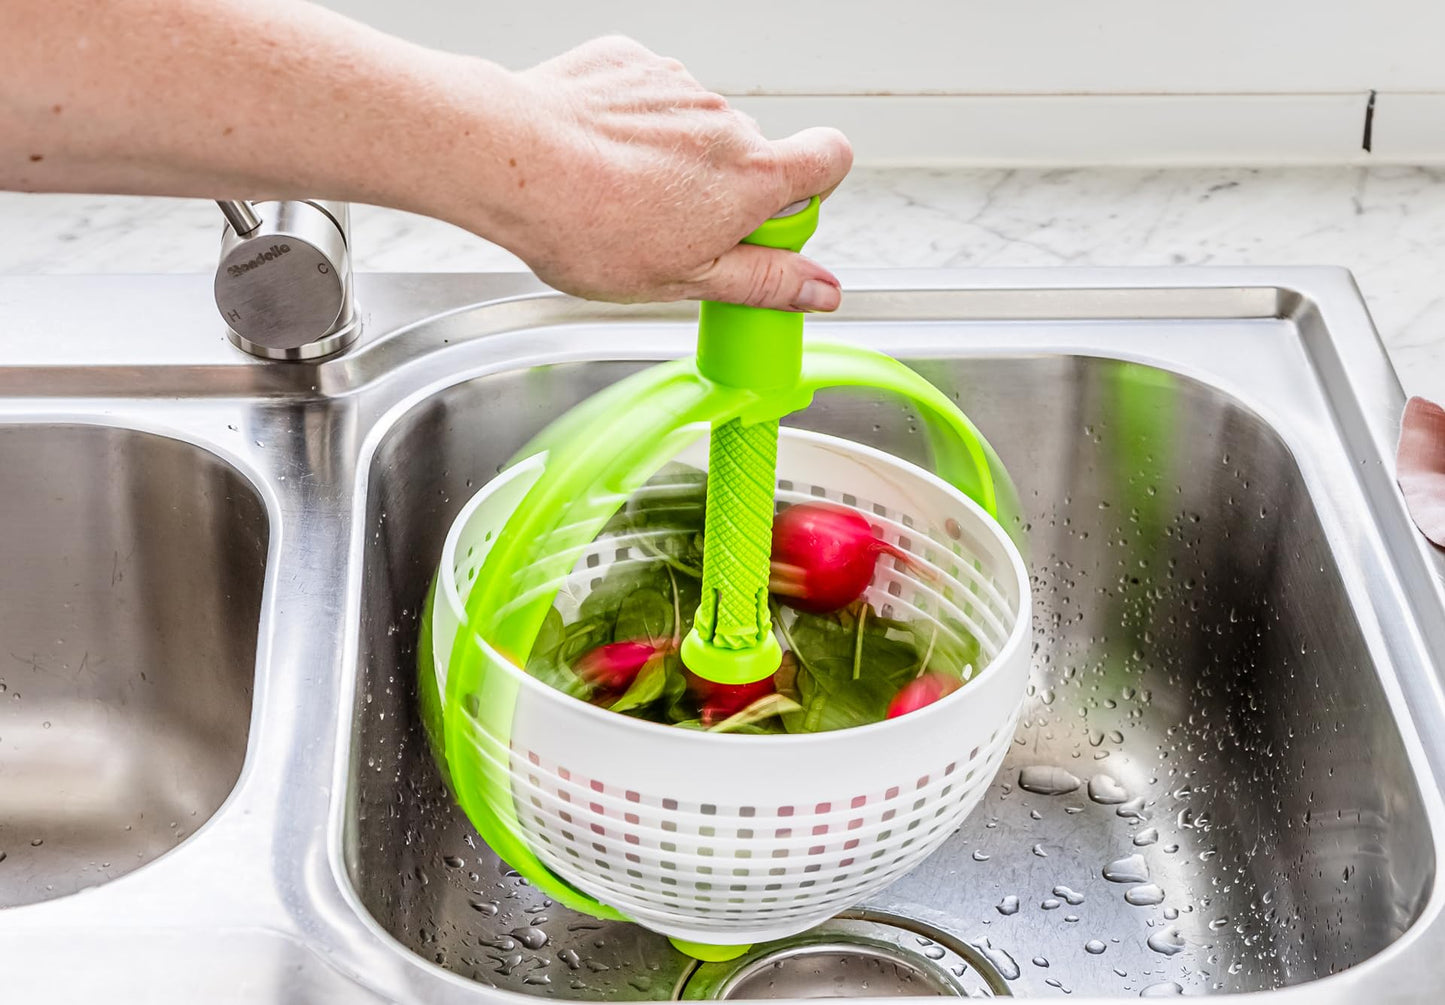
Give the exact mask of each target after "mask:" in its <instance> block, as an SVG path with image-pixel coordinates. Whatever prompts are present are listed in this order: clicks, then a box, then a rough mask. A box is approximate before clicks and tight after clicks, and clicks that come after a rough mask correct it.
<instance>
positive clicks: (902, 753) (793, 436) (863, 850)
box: [433, 429, 1029, 944]
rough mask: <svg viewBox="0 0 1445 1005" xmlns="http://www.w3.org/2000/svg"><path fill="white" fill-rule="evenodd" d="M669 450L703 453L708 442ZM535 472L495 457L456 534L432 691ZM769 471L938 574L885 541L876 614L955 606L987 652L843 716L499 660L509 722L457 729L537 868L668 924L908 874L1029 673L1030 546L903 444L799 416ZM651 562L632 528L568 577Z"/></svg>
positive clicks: (1003, 744) (778, 906)
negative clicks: (708, 698) (681, 723)
mask: <svg viewBox="0 0 1445 1005" xmlns="http://www.w3.org/2000/svg"><path fill="white" fill-rule="evenodd" d="M677 459H678V460H679V461H682V462H683V463H686V464H690V465H693V466H695V467H698V468H705V467H706V464H707V444H706V442H705V441H703V442H701V443H694V444H693V445H692V446H690V447H688V448H687V449H685V450H684V451H683V452H682V453H680V454H679V455H678V458H677ZM537 471H538V468H537V466H535V465H528V464H525V463H524V464H522V465H519V466H517V467H514V468H512V469H509V470H508V471H507V472H505V473H503V474H502V475H500V476H498V478H497V479H495V480H493V481H492V482H491V483H489V484H488V485H487V486H486V487H484V488H483V489H482V491H481V492H480V493H478V496H477V497H475V498H474V499H472V500H471V501H470V502H469V503H468V504H467V506H466V507H465V508H464V509H463V510H462V512H461V514H460V515H459V516H458V518H457V521H456V523H455V524H454V525H453V527H452V530H451V533H450V534H449V535H448V537H447V541H446V546H445V552H444V556H443V565H442V568H443V570H445V571H446V572H447V573H449V575H444V576H442V577H441V578H440V582H439V587H438V591H437V600H436V604H435V616H434V617H435V621H434V625H433V640H434V650H433V655H434V662H435V666H436V672H437V676H438V683H439V685H440V690H441V693H442V694H445V693H446V684H445V675H446V670H447V663H448V659H449V657H450V654H451V651H452V642H453V640H454V638H455V635H456V632H457V627H458V624H459V623H461V622H462V621H463V620H464V619H465V597H466V592H467V590H468V587H469V584H470V582H471V581H472V579H473V577H474V576H475V574H476V570H477V569H478V568H479V567H480V564H481V561H482V559H483V557H484V556H485V555H486V552H487V549H488V548H489V547H490V544H491V541H492V540H493V539H494V538H495V535H496V533H497V532H498V531H499V530H500V528H501V526H502V524H503V523H504V522H505V519H506V516H507V515H508V514H509V513H510V512H511V511H512V509H513V508H514V507H515V506H516V504H517V502H518V501H519V500H520V498H521V496H522V495H523V494H524V493H525V491H526V489H527V487H528V486H529V485H530V484H531V482H532V481H533V480H534V479H535V478H536V476H537ZM778 472H779V482H778V495H777V497H778V500H779V502H780V504H784V505H786V504H789V503H793V502H798V501H802V500H808V499H826V500H829V501H831V502H833V503H837V504H839V505H843V506H849V507H852V508H854V509H857V510H859V511H860V512H862V513H864V514H866V515H867V517H868V519H869V521H870V522H871V523H872V524H873V527H874V530H875V533H877V534H879V536H880V537H882V538H883V539H885V540H887V541H889V542H890V543H892V544H895V545H897V546H898V547H899V548H901V549H903V550H904V551H906V552H908V553H909V554H910V555H911V556H912V557H913V558H914V559H915V560H916V561H917V562H918V563H920V564H921V565H922V566H923V567H925V568H927V569H928V570H930V571H931V573H932V577H936V578H930V577H929V576H928V575H927V574H925V576H924V577H922V578H920V577H919V576H918V574H917V573H915V572H914V571H913V570H912V569H910V568H909V567H907V566H905V565H903V564H902V563H899V562H896V561H894V560H892V559H884V560H882V561H880V562H879V564H878V567H877V572H876V574H875V576H874V581H873V583H872V584H871V585H870V587H869V589H868V592H867V595H866V596H867V599H868V601H869V602H870V603H872V604H873V606H874V607H875V608H876V609H877V610H878V611H879V612H880V613H881V614H884V615H885V616H891V617H894V618H899V619H903V620H909V619H931V620H934V621H935V622H937V623H939V624H941V625H946V624H948V623H949V622H950V621H953V622H955V623H959V624H962V625H965V626H966V627H967V628H968V629H969V630H970V631H971V632H972V633H973V634H974V635H975V637H976V638H977V639H978V641H979V644H980V646H981V656H980V660H979V662H980V664H981V666H979V667H978V668H976V670H975V672H974V673H973V675H972V676H971V678H970V679H969V680H968V681H967V683H966V684H965V686H964V687H962V688H961V689H960V690H958V691H956V692H955V693H953V694H952V695H950V696H948V697H946V698H944V699H942V700H941V701H938V702H936V703H934V704H932V705H930V706H927V707H926V708H923V709H920V710H918V711H916V712H912V713H910V714H908V715H905V716H902V717H900V718H898V719H893V720H889V721H886V722H881V723H875V724H872V725H868V726H862V727H858V728H855V729H848V730H839V731H835V732H826V733H815V734H808V735H780V736H775V735H767V736H760V735H730V734H723V735H719V734H710V733H701V732H695V731H692V730H685V729H677V728H673V727H669V726H662V725H658V724H655V723H650V722H645V721H641V720H638V719H633V718H630V717H627V716H623V715H619V714H616V713H613V712H609V711H606V710H603V709H600V708H596V707H594V706H591V705H588V704H586V703H584V702H581V701H578V700H576V699H574V698H570V697H568V696H565V695H563V694H561V693H559V692H557V691H554V690H552V689H551V688H549V687H547V686H546V685H544V684H542V683H540V682H538V681H536V680H534V679H533V678H531V677H528V676H527V675H526V674H525V673H524V672H522V671H520V670H518V669H516V668H515V667H514V666H512V665H511V664H510V663H507V662H506V661H504V660H502V659H501V658H500V657H496V661H497V664H498V669H499V671H500V672H503V673H507V674H510V675H511V676H512V677H514V678H515V683H516V688H515V701H516V708H515V711H514V714H513V715H512V716H511V735H510V737H499V736H494V735H490V734H489V733H488V731H487V730H486V729H485V728H482V727H480V726H478V727H477V728H476V729H475V730H474V735H473V736H472V737H471V738H470V739H471V741H472V742H474V743H475V744H476V745H477V748H478V750H479V751H480V752H481V753H483V754H484V755H486V756H487V757H490V758H493V759H495V761H496V763H497V764H499V765H505V766H506V770H507V771H508V773H509V777H510V779H511V795H512V799H513V801H514V805H515V810H516V819H517V825H518V826H519V827H520V828H521V830H522V835H523V838H524V840H525V841H526V842H527V843H528V845H529V846H530V847H531V848H532V849H533V851H534V853H535V854H536V855H537V856H538V858H539V859H541V861H542V862H544V863H545V864H546V865H547V867H548V868H550V869H551V870H552V871H553V872H555V873H556V874H557V875H558V876H560V877H562V878H563V879H565V880H566V881H567V882H569V883H570V884H572V885H573V886H575V887H576V888H578V889H579V890H582V891H583V892H585V893H587V894H588V895H590V896H591V897H593V898H595V899H596V900H598V901H600V902H602V903H604V904H607V905H610V906H612V907H615V908H616V909H618V910H619V911H621V912H622V913H623V914H625V915H627V916H628V917H629V918H631V919H633V920H634V921H637V922H638V923H640V924H642V925H645V926H646V927H648V928H651V929H653V930H655V931H658V932H662V933H663V934H666V935H669V936H672V937H674V938H679V939H687V940H691V941H695V942H703V943H713V944H740V943H747V942H757V941H763V940H766V939H773V938H781V937H783V936H787V935H791V934H795V933H797V932H800V931H803V930H805V929H807V928H810V927H811V926H813V925H815V924H817V923H818V922H820V921H823V920H825V919H826V918H828V917H830V916H832V915H834V914H836V913H837V912H838V911H840V910H842V909H844V908H846V907H849V906H850V905H852V904H855V903H857V902H858V901H860V900H862V899H864V898H866V897H868V896H869V895H871V894H873V893H874V892H876V891H878V890H879V889H881V888H882V887H884V886H887V885H888V884H889V883H891V882H892V881H893V880H895V879H897V878H898V877H899V876H901V875H903V874H904V873H906V872H907V871H908V870H909V869H911V868H912V867H913V866H914V865H916V864H917V863H918V862H919V861H920V860H922V859H923V858H925V857H926V856H927V855H929V854H930V853H931V852H933V851H934V850H936V849H937V848H938V846H939V845H940V844H942V843H943V841H944V840H945V839H946V838H947V837H948V836H949V834H951V833H952V832H953V831H954V829H955V828H957V826H958V825H959V823H960V822H961V821H962V820H963V819H964V817H966V816H967V815H968V813H969V812H970V811H971V810H972V809H973V808H974V806H975V805H977V803H978V801H979V799H980V798H981V797H982V796H983V793H984V791H985V789H986V788H987V787H988V785H989V783H990V782H991V781H992V779H993V777H994V775H995V774H996V773H997V771H998V769H999V766H1000V764H1001V763H1002V761H1003V758H1004V754H1005V753H1006V752H1007V749H1008V746H1009V742H1010V741H1011V739H1012V737H1013V731H1014V726H1015V723H1016V721H1017V717H1018V711H1019V707H1020V704H1021V702H1022V698H1023V693H1024V686H1025V683H1026V680H1027V676H1028V645H1027V639H1028V634H1029V586H1028V577H1027V573H1026V570H1025V568H1024V563H1023V560H1022V558H1021V556H1020V555H1019V553H1018V550H1017V549H1016V548H1015V547H1014V545H1013V543H1012V542H1011V541H1010V540H1009V538H1008V536H1007V535H1006V534H1005V533H1004V531H1003V529H1002V528H1000V527H999V525H998V524H997V523H996V522H995V521H994V520H993V519H992V518H991V517H989V516H988V515H987V514H985V513H984V512H983V511H982V510H981V509H980V508H979V507H978V506H977V505H976V504H974V503H973V502H972V501H971V500H970V499H968V498H967V497H966V496H964V495H963V494H962V493H960V492H959V491H958V490H957V489H955V488H953V487H952V486H950V485H949V484H947V483H945V482H943V481H942V480H941V479H939V478H937V477H936V476H934V475H932V474H931V473H929V472H927V471H924V470H923V469H922V468H919V467H917V466H916V465H913V464H909V463H907V462H905V461H901V460H899V459H898V458H896V457H892V456H889V455H887V454H884V453H881V452H879V451H876V450H873V449H871V448H868V447H864V446H861V445H859V444H856V443H852V442H849V441H846V440H841V439H837V438H834V437H829V436H823V435H820V434H817V433H810V432H803V431H800V430H794V429H784V430H783V431H782V435H781V437H780V439H779V444H778ZM652 560H653V559H651V558H650V557H649V556H647V555H646V554H645V553H644V552H643V551H642V550H641V549H639V548H638V547H637V546H636V544H635V543H629V540H628V539H627V538H626V537H619V536H611V537H609V536H604V537H600V538H598V539H597V541H595V542H594V543H593V544H592V545H591V546H590V547H588V548H587V550H586V551H585V553H584V554H583V555H582V557H581V559H580V560H579V561H578V563H577V566H576V568H575V570H574V572H573V573H572V575H571V577H569V581H568V583H567V584H565V586H564V589H563V594H562V595H563V596H566V595H569V594H570V595H572V596H576V597H580V596H585V594H586V592H587V590H588V589H589V588H590V586H591V584H592V583H593V582H595V581H596V580H597V579H598V578H599V577H600V576H601V574H602V573H603V572H605V571H606V569H605V567H606V566H608V565H610V564H612V563H616V562H647V561H652ZM565 613H566V612H565V611H564V614H565ZM942 615H946V616H942Z"/></svg>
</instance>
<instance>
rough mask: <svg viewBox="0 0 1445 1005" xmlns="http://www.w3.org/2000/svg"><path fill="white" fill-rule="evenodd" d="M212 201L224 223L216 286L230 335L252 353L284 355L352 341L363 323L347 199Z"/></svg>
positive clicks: (321, 352)
mask: <svg viewBox="0 0 1445 1005" xmlns="http://www.w3.org/2000/svg"><path fill="white" fill-rule="evenodd" d="M217 204H218V205H219V206H220V207H221V211H222V212H223V213H225V215H226V220H227V226H226V229H225V232H224V233H223V235H222V238H221V260H220V264H219V265H218V266H217V267H216V281H215V287H214V288H215V295H216V306H217V307H218V308H219V309H220V311H221V316H222V317H223V318H224V319H225V321H226V324H227V326H228V327H229V328H230V338H231V341H232V342H233V343H235V344H236V345H237V346H239V347H240V348H241V349H244V350H245V351H246V352H249V353H252V354H253V355H256V356H263V357H265V358H267V359H285V360H309V359H317V358H319V357H321V356H327V355H330V354H331V353H334V352H338V351H340V350H341V349H344V348H345V347H346V346H347V345H349V344H350V343H351V341H352V340H353V339H355V337H356V335H357V333H358V331H359V329H360V325H359V324H358V321H357V317H356V311H355V308H354V306H353V303H352V291H351V286H352V276H351V256H350V254H349V251H348V248H347V235H348V230H349V224H350V213H349V208H348V207H347V204H346V203H344V202H324V201H310V200H305V201H285V202H263V203H258V204H256V205H255V206H252V205H251V204H250V203H247V202H243V201H235V202H220V201H218V203H217Z"/></svg>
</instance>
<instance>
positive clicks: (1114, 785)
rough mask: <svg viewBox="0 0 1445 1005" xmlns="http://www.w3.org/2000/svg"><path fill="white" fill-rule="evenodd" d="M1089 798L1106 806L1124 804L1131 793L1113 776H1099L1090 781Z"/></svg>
mask: <svg viewBox="0 0 1445 1005" xmlns="http://www.w3.org/2000/svg"><path fill="white" fill-rule="evenodd" d="M1089 798H1090V799H1092V800H1093V801H1094V802H1096V803H1100V804H1101V805H1104V806H1112V805H1114V804H1116V803H1122V802H1124V801H1125V800H1127V799H1128V798H1129V792H1128V790H1127V789H1125V788H1124V786H1122V785H1120V784H1119V782H1118V781H1117V780H1115V778H1114V776H1112V775H1105V774H1098V775H1094V776H1093V777H1092V778H1090V779H1089Z"/></svg>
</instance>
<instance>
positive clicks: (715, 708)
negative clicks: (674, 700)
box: [687, 671, 778, 726]
mask: <svg viewBox="0 0 1445 1005" xmlns="http://www.w3.org/2000/svg"><path fill="white" fill-rule="evenodd" d="M777 689H778V688H777V684H776V682H775V681H774V680H773V678H772V677H764V678H763V679H762V680H755V681H753V682H752V683H751V684H716V683H714V682H712V681H710V680H704V679H703V678H701V677H699V676H698V675H697V674H695V673H693V672H692V671H688V674H687V691H688V694H690V695H692V697H693V700H694V701H696V702H697V706H698V714H699V717H700V718H701V719H702V724H703V725H704V726H715V725H717V724H718V723H720V722H722V721H723V720H724V719H727V718H731V717H732V716H734V715H736V714H737V713H739V712H741V711H742V710H743V709H745V708H747V707H748V706H749V705H751V704H752V703H753V702H755V701H757V700H758V699H759V698H766V697H767V696H768V695H770V694H772V693H773V692H774V691H776V690H777Z"/></svg>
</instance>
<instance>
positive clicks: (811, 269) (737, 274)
mask: <svg viewBox="0 0 1445 1005" xmlns="http://www.w3.org/2000/svg"><path fill="white" fill-rule="evenodd" d="M685 296H686V297H687V298H688V299H692V300H720V301H723V302H724V303H731V304H747V305H748V306H750V307H771V308H772V309H774V310H779V311H831V310H836V309H837V307H838V304H839V303H840V302H841V301H842V298H843V294H842V292H841V290H840V289H839V285H838V279H837V277H836V276H834V275H833V274H832V273H831V272H829V271H828V270H827V269H825V268H823V267H822V266H821V265H819V264H818V263H817V262H815V261H813V260H812V259H810V258H805V257H803V256H802V255H798V254H794V253H793V252H791V251H780V250H779V249H777V248H762V247H758V246H756V245H751V244H740V245H738V246H737V247H735V248H733V249H732V250H731V251H729V252H727V253H726V254H724V255H723V256H722V257H721V258H719V259H717V260H716V261H715V262H713V263H712V264H711V265H709V266H708V267H707V268H706V269H705V270H704V271H703V272H702V274H701V275H699V276H698V277H697V278H696V279H694V280H693V281H692V282H691V283H690V284H688V286H687V290H686V293H685Z"/></svg>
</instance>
